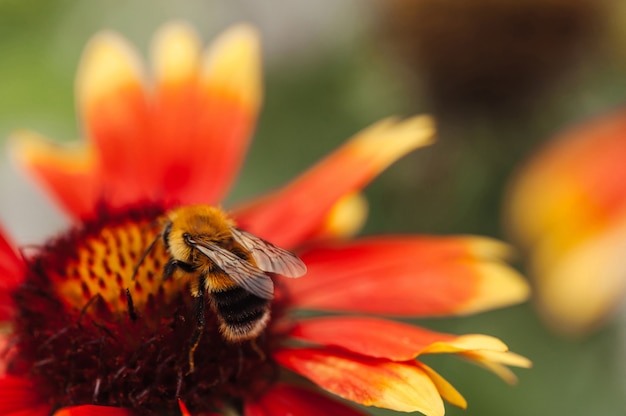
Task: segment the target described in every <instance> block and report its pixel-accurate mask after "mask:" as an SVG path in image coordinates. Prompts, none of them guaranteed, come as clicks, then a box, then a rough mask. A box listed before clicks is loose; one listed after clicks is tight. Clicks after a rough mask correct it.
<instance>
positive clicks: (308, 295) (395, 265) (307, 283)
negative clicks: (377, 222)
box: [284, 237, 529, 316]
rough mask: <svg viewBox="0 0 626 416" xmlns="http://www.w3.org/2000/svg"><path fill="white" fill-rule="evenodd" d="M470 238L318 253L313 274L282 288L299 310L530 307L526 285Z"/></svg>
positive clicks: (375, 241) (493, 251)
mask: <svg viewBox="0 0 626 416" xmlns="http://www.w3.org/2000/svg"><path fill="white" fill-rule="evenodd" d="M505 252H506V251H505V250H504V248H503V245H502V243H498V242H495V241H493V240H488V239H481V238H472V237H378V238H364V239H361V240H356V241H352V242H344V243H337V244H333V245H332V246H326V247H314V248H311V249H309V250H308V251H305V252H303V253H301V254H300V257H301V258H302V260H303V261H304V262H305V263H306V265H307V268H308V271H307V275H306V277H305V278H303V279H290V280H288V281H287V280H286V279H285V281H284V284H285V285H287V286H288V287H289V290H290V296H291V300H292V302H293V304H294V305H297V306H298V308H304V309H307V308H308V309H323V310H336V311H359V312H364V313H378V314H389V315H397V316H436V315H450V314H457V315H458V314H468V313H474V312H478V311H482V310H487V309H491V308H496V307H502V306H507V305H511V304H514V303H518V302H521V301H524V300H525V299H526V298H527V297H528V293H529V290H528V285H527V283H526V282H525V280H524V279H523V278H522V277H521V276H520V275H519V274H518V273H517V272H515V271H514V270H513V269H511V268H510V267H508V266H507V265H505V264H503V263H502V262H501V261H500V260H499V257H501V256H502V255H503V253H505Z"/></svg>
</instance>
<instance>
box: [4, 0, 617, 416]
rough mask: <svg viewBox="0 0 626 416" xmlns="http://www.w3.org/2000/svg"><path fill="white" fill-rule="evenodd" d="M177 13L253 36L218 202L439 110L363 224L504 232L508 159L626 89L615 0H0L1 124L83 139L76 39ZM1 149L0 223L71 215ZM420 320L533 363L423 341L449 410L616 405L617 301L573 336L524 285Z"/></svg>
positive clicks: (142, 42) (43, 232)
mask: <svg viewBox="0 0 626 416" xmlns="http://www.w3.org/2000/svg"><path fill="white" fill-rule="evenodd" d="M173 18H182V19H187V20H189V21H191V22H193V23H194V24H195V25H196V27H197V29H198V30H199V31H200V33H201V34H202V36H203V38H204V40H205V41H209V40H210V39H211V38H212V37H213V35H215V34H216V33H218V32H219V31H221V30H222V29H224V28H225V27H226V26H228V25H229V24H231V23H234V22H239V21H248V22H251V23H253V24H255V25H257V26H258V27H259V29H260V31H261V34H262V36H263V44H264V53H265V57H264V58H265V71H266V74H265V88H266V99H265V105H264V108H263V112H262V114H261V117H260V123H259V126H258V131H257V134H256V137H255V140H254V142H253V145H252V148H251V151H250V154H249V157H248V162H247V163H246V165H245V169H244V171H243V172H242V175H241V177H240V179H239V181H238V183H237V186H236V188H235V189H234V191H233V193H232V195H231V196H230V201H231V202H236V201H240V200H242V199H244V198H246V197H249V196H252V195H256V194H259V193H262V192H264V191H266V190H268V189H271V188H273V187H275V186H278V185H280V184H282V183H284V182H285V181H287V180H289V179H290V178H291V177H293V175H295V174H297V173H298V172H300V171H302V170H303V169H305V168H306V167H307V166H309V165H311V164H312V163H314V162H315V161H316V160H318V159H319V158H320V157H322V156H323V155H325V154H327V153H328V152H330V151H331V150H332V149H334V148H335V147H336V146H338V145H339V144H340V143H342V142H343V141H344V140H345V139H346V138H348V137H349V136H351V135H352V134H353V133H355V132H357V131H358V130H360V129H361V128H363V127H365V126H367V125H369V124H371V123H373V122H374V121H376V120H378V119H380V118H382V117H386V116H389V115H403V116H408V115H411V114H415V113H422V112H428V113H432V114H434V115H435V116H436V117H437V120H438V125H439V140H438V142H437V143H436V144H435V145H434V146H432V147H430V148H427V149H424V150H420V151H419V152H416V153H415V154H411V155H409V156H407V157H405V158H404V159H402V160H401V161H400V162H398V163H396V164H395V165H394V166H392V167H391V168H390V169H389V170H387V171H386V172H385V173H384V174H383V175H381V176H380V177H379V178H378V179H377V180H376V181H375V182H374V183H373V184H372V185H371V186H370V187H369V188H368V189H367V190H366V195H367V197H368V199H369V201H370V219H369V222H368V224H367V226H366V228H365V230H364V231H363V232H364V233H367V234H370V233H381V232H398V233H408V232H412V233H434V234H481V235H487V236H492V237H497V238H502V239H505V238H506V237H505V235H504V233H503V226H502V202H503V198H504V193H505V188H506V183H507V181H508V180H509V178H510V176H511V174H512V173H513V172H514V171H515V169H516V168H518V167H519V165H520V163H521V162H522V161H523V160H525V159H526V158H527V157H528V156H529V155H531V154H532V153H533V151H535V150H536V149H537V148H538V146H539V145H540V144H541V143H542V142H543V141H545V140H547V139H549V138H550V137H551V136H553V135H554V134H555V133H557V132H558V131H560V130H561V129H563V128H564V127H566V126H568V125H570V124H572V123H574V122H577V121H580V120H584V119H586V118H588V117H590V116H593V115H595V114H600V113H603V112H605V111H607V110H610V109H613V108H617V107H619V106H621V105H622V103H623V102H624V100H626V29H625V28H626V3H625V2H622V1H620V0H577V1H570V0H474V1H471V2H462V1H458V0H387V1H382V0H381V1H374V0H368V1H356V0H335V1H332V2H331V1H328V2H312V1H309V0H292V1H289V2H281V1H279V0H271V1H265V2H257V1H254V0H239V1H231V2H227V1H198V0H195V1H187V2H184V3H183V2H180V3H178V2H171V1H166V0H137V1H133V2H124V1H119V0H109V1H107V2H82V1H79V0H61V1H55V2H41V1H37V0H0V137H1V138H2V140H5V139H6V138H8V137H9V136H10V133H11V132H12V131H13V130H15V129H18V128H29V129H34V130H37V131H39V132H42V133H44V134H45V135H47V136H49V137H52V138H55V139H58V140H75V139H77V138H79V137H80V128H79V126H78V124H77V121H76V118H75V108H74V101H73V98H74V97H73V79H74V75H75V70H76V66H77V64H78V61H79V57H80V54H81V51H82V48H83V46H84V45H85V43H86V42H87V40H88V39H89V38H90V37H91V36H92V35H93V34H94V33H95V32H97V31H98V30H101V29H105V28H107V29H115V30H117V31H119V32H121V33H122V34H123V35H124V36H126V37H127V38H129V39H130V40H131V41H132V42H133V43H134V44H135V45H137V46H138V47H139V48H140V50H141V51H142V52H143V53H144V56H145V54H146V52H147V51H146V49H147V46H148V44H149V40H150V37H151V35H152V33H153V32H154V30H155V29H156V28H157V27H158V26H160V25H161V24H162V23H163V22H165V21H168V20H170V19H173ZM5 149H6V146H3V147H2V150H0V193H1V197H0V200H1V202H0V222H1V223H2V224H3V226H4V227H5V228H6V229H8V231H9V233H10V235H12V236H13V237H14V238H15V240H17V242H19V243H20V244H29V243H37V242H41V241H42V240H43V239H45V238H46V237H48V236H50V235H52V234H54V233H55V232H58V231H60V230H62V229H63V228H64V227H65V226H66V225H67V223H66V220H65V218H64V217H63V215H62V214H61V213H60V212H59V211H58V210H57V209H56V208H55V207H54V206H52V205H51V204H49V202H48V201H47V200H46V199H45V197H44V196H42V194H41V193H40V192H39V191H38V190H37V189H36V188H35V186H34V185H33V184H32V183H30V182H29V181H28V180H27V179H25V178H24V177H23V176H22V175H20V174H19V173H18V172H16V169H15V167H14V166H13V165H12V164H11V162H10V157H9V155H8V154H7V152H6V150H5ZM303 149H306V151H302V150H303ZM270 166H271V167H272V169H269V167H270ZM520 267H521V265H520ZM418 323H420V324H424V325H426V326H428V327H430V328H434V329H438V330H443V331H449V332H455V333H472V332H477V333H485V334H490V335H494V336H496V337H499V338H501V339H502V340H504V341H505V342H506V343H507V344H508V345H509V346H510V347H511V348H512V349H513V350H514V351H516V352H518V353H520V354H522V355H524V356H527V357H529V358H530V359H531V360H533V362H534V365H535V367H534V368H533V369H532V370H515V371H516V373H517V375H518V376H519V383H518V385H517V386H515V387H510V386H507V385H505V384H504V383H503V382H502V381H500V380H499V379H497V378H496V377H495V376H493V375H492V374H490V373H487V372H485V371H483V370H481V369H478V368H476V367H474V366H472V365H470V364H466V363H461V362H458V361H457V360H455V359H451V358H450V357H432V358H430V357H429V358H428V359H427V360H426V361H427V362H428V363H430V364H431V365H432V366H434V367H435V369H436V370H438V371H439V372H441V373H442V374H443V375H444V376H445V377H446V378H447V379H448V380H450V381H451V382H452V384H454V385H455V386H456V387H457V388H458V390H459V391H460V392H461V393H462V394H463V395H464V396H465V397H466V398H467V399H468V402H469V407H468V409H467V410H466V411H462V410H459V409H456V408H453V407H451V406H447V413H446V414H448V415H473V416H477V415H480V416H489V415H499V416H501V415H508V416H522V415H524V416H526V415H569V416H575V415H589V414H594V415H600V414H601V415H609V416H610V415H624V414H625V412H626V331H625V328H626V314H624V313H621V314H618V316H617V317H615V318H614V319H612V321H611V322H610V323H609V324H608V325H606V326H604V327H603V328H601V329H599V330H598V331H596V332H595V333H593V334H591V335H589V336H587V337H584V338H577V339H571V338H564V337H561V336H558V335H556V334H554V333H553V332H552V331H550V330H549V329H548V328H547V327H545V326H544V324H543V323H542V322H541V321H540V319H539V318H538V317H537V315H536V313H535V308H534V307H533V304H532V302H530V303H529V304H526V305H521V306H517V307H513V308H507V309H503V310H498V311H493V312H488V313H484V314H480V315H477V316H473V317H469V318H459V319H436V320H428V321H424V320H420V321H419V322H418ZM374 412H375V413H376V414H380V415H386V414H392V412H385V411H374Z"/></svg>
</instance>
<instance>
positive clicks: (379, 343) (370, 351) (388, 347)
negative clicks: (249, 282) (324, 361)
mask: <svg viewBox="0 0 626 416" xmlns="http://www.w3.org/2000/svg"><path fill="white" fill-rule="evenodd" d="M290 336H291V337H294V338H297V339H301V340H305V341H308V342H313V343H316V344H320V345H334V346H338V347H342V348H345V349H348V350H350V351H353V352H356V353H358V354H362V355H366V356H369V357H377V358H387V359H389V360H393V361H407V360H411V359H413V358H415V357H417V356H418V355H420V354H426V353H444V352H448V353H457V352H462V351H474V350H491V351H506V350H507V347H506V345H505V344H504V343H502V342H501V341H500V340H498V339H497V338H493V337H489V336H486V335H458V336H457V335H451V334H444V333H441V332H434V331H430V330H427V329H424V328H419V327H416V326H413V325H408V324H404V323H400V322H395V321H390V320H385V319H378V318H369V317H356V316H355V317H345V316H332V317H320V318H311V319H305V320H300V321H298V322H297V323H296V324H295V325H294V327H293V329H292V331H291V332H290Z"/></svg>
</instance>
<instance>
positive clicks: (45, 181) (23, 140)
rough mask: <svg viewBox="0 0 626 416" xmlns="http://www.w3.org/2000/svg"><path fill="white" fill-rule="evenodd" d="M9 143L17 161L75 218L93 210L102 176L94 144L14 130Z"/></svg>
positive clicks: (87, 214) (85, 215)
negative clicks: (61, 140)
mask: <svg viewBox="0 0 626 416" xmlns="http://www.w3.org/2000/svg"><path fill="white" fill-rule="evenodd" d="M9 145H10V149H11V154H12V157H13V159H14V160H15V161H16V162H17V164H18V165H19V166H20V167H22V168H23V169H25V170H26V171H27V172H28V173H29V174H30V175H31V176H32V178H33V180H35V181H36V182H37V183H38V184H39V185H41V186H42V188H44V189H45V190H46V191H47V192H48V193H49V194H50V197H51V198H52V199H53V200H54V201H55V202H57V203H58V204H59V206H61V207H62V208H63V209H64V210H65V211H66V212H67V213H68V214H69V215H70V216H71V217H73V218H84V217H87V216H89V215H91V214H92V213H93V210H94V204H95V202H96V201H97V199H98V198H99V196H100V195H101V194H100V190H101V189H102V182H101V181H102V178H101V177H100V176H99V175H98V164H97V160H96V157H95V153H94V151H93V147H92V146H91V144H90V143H86V142H79V143H72V144H65V143H63V144H61V143H55V142H53V141H51V140H49V139H48V138H46V137H43V136H41V135H39V134H37V133H35V132H32V131H25V130H24V131H17V132H15V133H13V134H12V136H11V140H10V141H9Z"/></svg>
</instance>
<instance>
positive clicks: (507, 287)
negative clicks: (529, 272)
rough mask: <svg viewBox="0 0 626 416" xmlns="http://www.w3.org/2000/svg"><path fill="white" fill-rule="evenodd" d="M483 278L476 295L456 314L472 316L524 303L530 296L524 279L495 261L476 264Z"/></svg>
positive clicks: (506, 266)
mask: <svg viewBox="0 0 626 416" xmlns="http://www.w3.org/2000/svg"><path fill="white" fill-rule="evenodd" d="M475 267H476V269H477V273H478V274H479V276H481V279H480V282H479V284H478V285H477V287H476V294H475V295H474V296H473V297H472V298H471V299H470V300H469V301H468V302H467V303H466V304H464V305H462V306H460V307H459V308H458V309H457V310H456V312H457V313H459V314H472V313H477V312H482V311H485V310H489V309H495V308H501V307H504V306H510V305H515V304H518V303H521V302H524V301H526V300H527V299H528V297H529V296H530V286H529V285H528V282H527V281H526V279H524V277H522V275H521V274H519V273H518V272H517V271H515V270H514V269H512V268H511V267H510V266H508V265H506V264H503V263H500V262H497V261H494V262H482V263H479V264H476V266H475Z"/></svg>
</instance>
